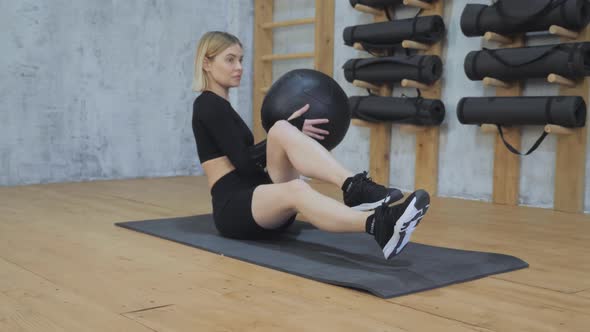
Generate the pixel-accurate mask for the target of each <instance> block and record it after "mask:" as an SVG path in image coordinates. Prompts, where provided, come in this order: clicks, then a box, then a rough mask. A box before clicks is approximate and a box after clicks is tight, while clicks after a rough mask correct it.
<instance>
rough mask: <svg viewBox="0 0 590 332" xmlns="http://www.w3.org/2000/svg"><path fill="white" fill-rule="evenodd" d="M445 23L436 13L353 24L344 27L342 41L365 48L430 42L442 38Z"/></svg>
mask: <svg viewBox="0 0 590 332" xmlns="http://www.w3.org/2000/svg"><path fill="white" fill-rule="evenodd" d="M444 33H445V23H444V21H443V19H442V17H440V16H438V15H432V16H418V17H415V18H409V19H403V20H395V21H390V22H378V23H371V24H363V25H355V26H349V27H346V28H344V32H343V34H342V35H343V38H344V43H345V44H346V45H348V46H352V45H354V43H357V42H358V43H361V44H362V45H363V47H364V48H365V49H380V48H392V47H394V46H396V45H399V44H401V42H402V41H404V40H406V39H408V40H414V41H417V42H420V43H427V44H432V43H435V42H437V41H439V40H441V39H442V37H443V36H444Z"/></svg>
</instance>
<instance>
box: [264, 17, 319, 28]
mask: <svg viewBox="0 0 590 332" xmlns="http://www.w3.org/2000/svg"><path fill="white" fill-rule="evenodd" d="M314 23H315V17H309V18H300V19H296V20H288V21H281V22H267V23H264V24H262V28H264V29H276V28H284V27H289V26H294V25H306V24H314Z"/></svg>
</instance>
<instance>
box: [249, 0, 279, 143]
mask: <svg viewBox="0 0 590 332" xmlns="http://www.w3.org/2000/svg"><path fill="white" fill-rule="evenodd" d="M273 10H274V1H273V0H270V1H268V0H255V2H254V73H255V75H254V88H253V94H254V96H253V103H252V127H253V130H252V131H253V134H254V141H255V142H258V141H262V140H263V139H264V137H266V132H265V131H264V128H262V120H261V118H260V109H261V108H262V100H263V99H264V94H265V92H264V90H263V89H268V87H270V85H271V84H272V62H269V61H264V60H263V58H262V56H263V55H266V54H272V45H273V43H272V35H273V31H272V29H267V28H265V24H266V23H267V22H271V21H272V18H273Z"/></svg>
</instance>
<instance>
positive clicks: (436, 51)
mask: <svg viewBox="0 0 590 332" xmlns="http://www.w3.org/2000/svg"><path fill="white" fill-rule="evenodd" d="M429 5H430V8H428V9H425V10H423V11H422V13H421V15H422V16H429V15H440V16H444V4H443V0H438V1H436V2H434V3H432V4H429ZM442 51H443V46H442V41H440V42H438V43H435V44H432V45H431V46H430V47H429V49H428V50H424V51H420V52H421V53H422V54H427V55H438V56H440V57H442V55H443V54H442V53H443V52H442ZM421 91H422V97H424V98H428V99H440V98H441V81H440V80H438V81H436V82H435V83H433V84H432V85H430V86H428V89H424V90H421ZM439 133H440V127H439V126H429V127H425V128H424V129H423V130H421V131H419V132H416V167H415V176H414V186H415V188H416V189H425V190H427V191H428V192H429V193H430V195H431V196H436V195H437V193H438V149H439Z"/></svg>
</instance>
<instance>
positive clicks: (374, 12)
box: [354, 4, 384, 16]
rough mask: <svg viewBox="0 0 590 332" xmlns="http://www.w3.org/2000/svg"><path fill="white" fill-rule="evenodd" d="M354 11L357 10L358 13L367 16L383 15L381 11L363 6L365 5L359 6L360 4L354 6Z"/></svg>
mask: <svg viewBox="0 0 590 332" xmlns="http://www.w3.org/2000/svg"><path fill="white" fill-rule="evenodd" d="M354 9H356V10H358V11H359V12H363V13H367V14H371V15H375V16H381V15H384V13H383V10H380V9H376V8H373V7H369V6H365V5H361V4H356V5H355V6H354Z"/></svg>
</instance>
